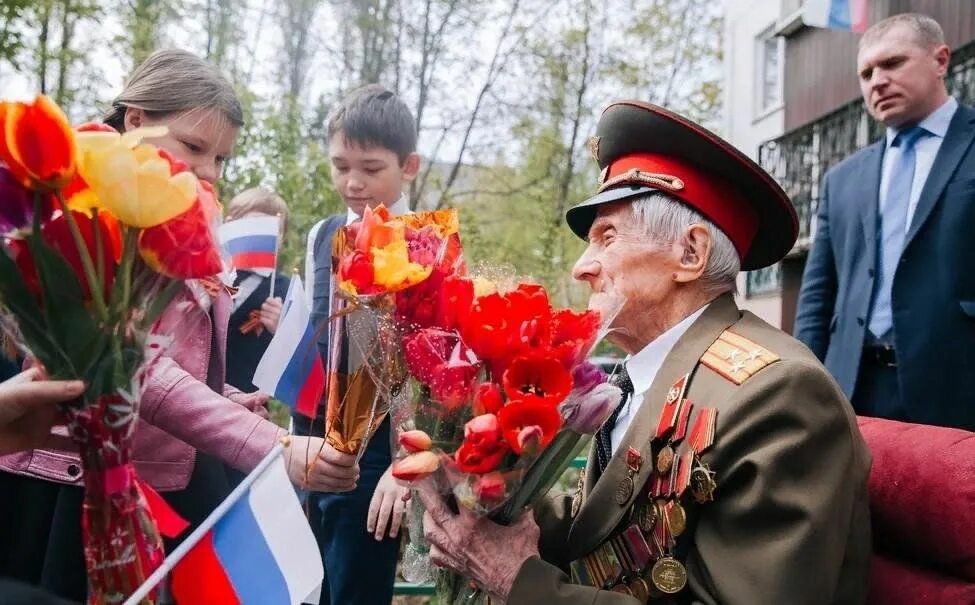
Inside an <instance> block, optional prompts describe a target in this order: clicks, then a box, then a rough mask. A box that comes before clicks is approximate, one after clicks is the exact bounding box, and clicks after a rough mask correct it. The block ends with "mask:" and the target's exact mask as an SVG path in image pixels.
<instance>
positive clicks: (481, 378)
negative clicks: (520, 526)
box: [336, 210, 621, 603]
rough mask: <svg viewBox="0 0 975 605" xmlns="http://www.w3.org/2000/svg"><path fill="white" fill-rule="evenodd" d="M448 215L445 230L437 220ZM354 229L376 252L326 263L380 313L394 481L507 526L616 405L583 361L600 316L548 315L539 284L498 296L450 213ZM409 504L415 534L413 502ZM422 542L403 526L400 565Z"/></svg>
mask: <svg viewBox="0 0 975 605" xmlns="http://www.w3.org/2000/svg"><path fill="white" fill-rule="evenodd" d="M444 217H449V221H447V220H438V218H439V219H443V218H444ZM377 219H378V220H379V222H378V223H377V222H376V220H377ZM399 223H402V224H403V226H402V227H401V226H400V225H399ZM361 225H362V226H361V227H360V228H359V229H360V230H359V231H358V232H357V233H355V235H356V239H357V240H360V241H362V240H368V241H371V242H373V244H374V245H371V246H357V249H356V250H353V249H352V247H351V246H349V245H348V244H347V243H346V244H344V245H343V246H342V247H341V248H337V256H336V260H337V262H338V267H339V276H340V280H346V281H342V282H341V284H342V285H341V289H342V290H344V291H346V292H349V291H352V289H351V288H350V286H352V287H354V292H355V293H356V295H357V296H359V297H360V298H359V301H358V304H359V305H360V307H362V306H371V307H372V308H373V309H378V308H382V309H383V310H384V311H383V320H382V321H381V322H380V323H379V324H378V328H377V333H375V334H371V335H370V338H371V340H370V342H373V343H384V344H382V345H378V348H379V349H380V350H382V352H383V354H382V355H381V356H380V358H379V359H374V358H373V361H368V360H367V362H366V364H365V365H366V367H369V368H372V370H371V371H372V374H373V376H374V377H375V379H376V380H377V381H378V382H381V383H385V384H387V385H388V386H389V389H390V393H393V394H396V395H399V397H396V398H395V399H394V398H390V400H391V401H393V402H394V405H393V409H392V413H393V421H394V424H395V426H396V428H397V430H398V432H399V444H400V445H401V446H402V448H401V450H402V451H401V453H402V455H401V457H400V458H399V459H398V460H397V461H396V462H394V464H393V475H394V476H395V477H397V478H398V479H401V480H403V481H416V480H419V479H422V478H424V477H427V476H430V475H435V476H434V479H435V480H436V481H437V483H438V485H439V487H440V488H441V489H442V490H443V491H444V492H449V493H451V494H452V495H453V498H454V499H455V500H456V502H457V503H458V505H459V506H464V507H466V508H468V509H470V510H472V511H474V512H476V513H478V514H483V515H491V517H492V518H493V519H494V520H496V521H498V522H501V523H508V522H510V521H512V520H514V519H515V518H516V517H517V516H518V515H519V514H521V513H522V512H523V511H524V510H525V508H528V507H531V506H533V505H534V504H536V503H537V502H538V500H539V499H540V498H542V497H543V496H544V495H545V493H546V492H548V490H549V489H550V488H551V487H552V486H553V485H554V483H555V482H556V481H557V480H558V478H559V476H561V474H562V472H563V471H564V470H565V469H566V468H567V467H568V465H569V463H570V462H571V460H572V459H573V458H574V457H575V456H576V455H577V454H578V452H579V451H580V450H581V449H582V447H583V446H584V443H585V442H586V441H587V440H588V439H589V438H590V437H591V435H592V434H594V433H595V432H596V430H598V428H599V426H600V425H601V424H602V423H603V422H604V421H605V420H606V418H607V417H608V416H609V415H610V414H611V413H612V411H613V409H614V408H615V407H616V405H617V403H618V402H619V400H620V397H621V393H620V391H619V389H618V388H617V387H615V386H612V385H610V384H608V383H607V379H606V376H605V375H604V374H603V373H602V372H601V371H599V370H598V369H597V368H595V367H594V366H592V365H591V364H589V363H588V362H586V361H585V359H586V357H587V356H588V354H589V352H590V351H591V350H592V347H593V346H594V344H595V343H596V341H597V339H598V337H599V334H600V327H601V323H602V322H601V318H600V317H599V316H598V314H597V313H595V312H593V311H587V312H582V313H576V312H573V311H571V310H569V309H556V308H553V307H552V306H551V304H550V302H549V298H548V294H547V293H546V291H545V289H544V288H542V287H541V286H539V285H534V284H528V283H522V284H518V285H517V286H516V287H514V288H511V289H509V290H507V291H503V290H501V289H499V288H498V286H497V285H496V284H495V283H493V282H491V281H489V280H486V279H482V278H477V277H470V276H468V275H467V274H466V268H465V266H464V263H463V262H462V254H461V251H460V242H459V238H457V237H456V232H457V226H456V215H455V214H452V213H451V214H446V215H440V216H439V217H438V216H437V215H436V214H431V213H421V214H417V215H412V216H410V217H404V218H401V219H391V218H390V217H389V216H388V214H384V213H383V211H382V210H380V211H377V212H376V213H375V214H372V213H369V214H367V217H364V218H363V221H362V223H361ZM407 225H410V226H407ZM444 225H449V228H443V226H444ZM403 229H405V231H403V232H404V235H402V236H400V235H397V234H398V233H400V230H403ZM411 229H418V230H419V232H414V233H411ZM346 230H347V237H346V242H347V241H348V239H349V238H350V237H351V236H352V233H349V231H351V228H346ZM370 231H371V232H372V233H373V234H374V235H372V236H364V235H363V233H368V232H370ZM420 233H423V235H422V236H421V235H420ZM389 242H402V243H398V244H395V247H394V245H391V244H389ZM387 246H388V247H389V248H390V249H392V250H394V251H395V250H397V249H398V250H399V251H398V252H396V254H397V255H398V256H399V260H397V261H395V262H390V261H389V260H388V258H389V256H390V255H387V254H386V253H385V252H383V251H384V250H385V249H386V247H387ZM365 250H369V254H367V253H366V252H365ZM377 253H379V254H377ZM391 266H392V267H397V270H396V271H395V272H391V274H392V275H395V276H397V279H396V280H395V282H394V283H390V280H388V277H387V276H384V278H383V280H385V281H386V283H385V284H379V283H378V282H380V279H378V278H377V276H378V275H379V274H380V273H384V274H385V273H386V272H387V271H388V268H389V267H391ZM353 279H355V280H356V281H354V283H352V284H349V283H348V282H349V281H352V280H353ZM369 292H377V293H380V292H381V293H382V294H381V295H380V296H381V297H382V301H381V302H379V301H377V300H366V299H364V298H365V297H367V296H369V294H367V293H369ZM394 359H395V360H396V361H395V363H394V362H393V360H394ZM412 507H413V510H412V511H411V512H412V514H411V518H412V525H413V526H414V529H416V528H417V526H418V524H419V519H420V518H421V516H422V511H421V510H420V509H419V508H418V507H419V502H418V500H417V499H414V502H413V504H412ZM419 534H420V532H417V531H412V530H411V536H412V537H413V541H414V544H412V545H411V548H412V549H413V551H414V553H411V554H408V557H407V559H408V560H407V561H406V564H407V567H408V568H410V567H411V566H415V565H416V562H415V561H412V559H413V558H414V557H413V555H414V554H415V551H416V550H417V548H420V549H422V548H423V544H422V541H420V540H418V539H417V538H418V535H419ZM417 543H418V544H417ZM413 579H417V578H416V576H414V578H413ZM438 583H439V587H438V592H439V594H440V598H441V602H445V603H454V602H460V601H465V600H466V599H468V598H469V597H471V596H472V594H473V593H472V591H471V590H470V589H469V586H468V584H469V583H468V582H466V581H464V579H463V578H459V577H456V576H453V575H451V574H447V573H444V574H441V577H440V579H439V582H438ZM465 602H466V601H465Z"/></svg>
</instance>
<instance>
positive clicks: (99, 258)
mask: <svg viewBox="0 0 975 605" xmlns="http://www.w3.org/2000/svg"><path fill="white" fill-rule="evenodd" d="M91 220H92V224H93V225H94V227H95V273H96V274H97V275H98V283H100V284H103V283H105V249H104V246H102V230H101V229H99V228H98V208H95V209H93V210H92V215H91Z"/></svg>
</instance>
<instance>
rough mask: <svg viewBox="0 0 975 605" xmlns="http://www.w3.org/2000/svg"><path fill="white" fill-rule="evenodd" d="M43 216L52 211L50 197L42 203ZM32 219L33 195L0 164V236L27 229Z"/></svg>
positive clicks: (45, 197) (45, 198)
mask: <svg viewBox="0 0 975 605" xmlns="http://www.w3.org/2000/svg"><path fill="white" fill-rule="evenodd" d="M42 204H43V206H44V215H46V216H50V214H51V211H52V210H53V209H54V206H53V204H52V200H51V197H50V195H46V194H45V196H44V200H43V202H42ZM33 218H34V194H33V193H32V192H31V191H30V190H29V189H27V188H26V187H24V186H23V185H21V184H20V182H18V181H17V179H15V178H14V175H13V174H11V173H10V170H8V169H7V167H6V166H4V165H3V164H2V163H0V235H7V234H8V233H10V232H11V231H14V230H16V229H21V228H23V227H29V226H30V223H31V221H32V220H33Z"/></svg>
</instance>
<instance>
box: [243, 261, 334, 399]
mask: <svg viewBox="0 0 975 605" xmlns="http://www.w3.org/2000/svg"><path fill="white" fill-rule="evenodd" d="M315 340H316V339H315V331H314V329H313V327H312V324H311V314H310V313H309V311H308V304H307V302H306V301H305V289H304V288H303V287H302V285H301V278H300V277H298V276H297V275H295V276H294V277H292V278H291V286H290V287H289V288H288V294H287V296H286V297H285V299H284V305H283V309H282V310H281V320H280V321H279V322H278V329H277V332H275V333H274V338H272V339H271V343H270V344H269V345H268V347H267V350H266V351H264V357H262V358H261V361H260V363H258V364H257V370H256V371H255V372H254V381H253V382H254V385H255V386H257V388H259V389H260V390H262V391H264V392H265V393H269V394H271V395H274V397H276V398H277V399H280V400H281V401H283V402H285V403H287V404H288V405H289V406H290V407H291V410H292V411H294V412H298V413H299V414H303V415H304V416H307V417H309V418H314V417H315V412H316V411H317V409H318V402H319V401H321V398H322V393H323V392H324V391H325V369H324V367H323V366H322V358H321V357H320V356H319V354H318V346H317V344H316V342H315Z"/></svg>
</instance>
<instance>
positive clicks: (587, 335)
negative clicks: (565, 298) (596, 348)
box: [552, 309, 600, 370]
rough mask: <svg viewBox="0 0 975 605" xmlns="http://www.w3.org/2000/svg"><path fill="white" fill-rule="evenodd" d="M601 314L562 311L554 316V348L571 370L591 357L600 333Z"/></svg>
mask: <svg viewBox="0 0 975 605" xmlns="http://www.w3.org/2000/svg"><path fill="white" fill-rule="evenodd" d="M599 321H600V320H599V312H598V311H584V312H582V313H574V312H573V311H571V310H569V309H561V310H559V311H556V312H555V314H554V315H552V348H553V349H555V352H556V355H557V356H558V358H559V359H560V360H561V361H562V364H563V365H564V366H565V367H566V369H569V370H571V369H572V368H574V367H575V366H576V365H578V364H579V363H581V362H582V361H583V360H584V359H585V358H586V357H588V355H589V351H590V350H591V349H592V346H593V345H594V344H595V343H596V336H597V335H598V333H599Z"/></svg>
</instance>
